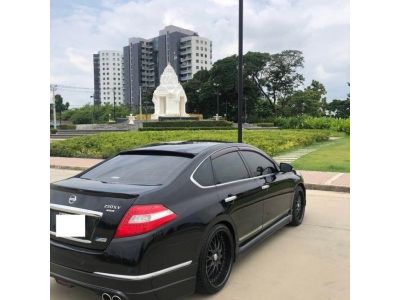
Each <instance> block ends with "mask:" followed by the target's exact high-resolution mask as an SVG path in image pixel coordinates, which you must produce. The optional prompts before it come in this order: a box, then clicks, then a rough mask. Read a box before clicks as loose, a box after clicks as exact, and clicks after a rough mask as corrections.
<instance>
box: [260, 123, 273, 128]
mask: <svg viewBox="0 0 400 300" xmlns="http://www.w3.org/2000/svg"><path fill="white" fill-rule="evenodd" d="M257 126H260V127H274V123H272V122H270V123H266V122H264V123H257Z"/></svg>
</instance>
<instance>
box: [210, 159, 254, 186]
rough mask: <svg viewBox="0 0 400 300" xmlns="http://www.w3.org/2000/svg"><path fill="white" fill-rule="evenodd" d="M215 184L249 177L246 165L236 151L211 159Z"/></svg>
mask: <svg viewBox="0 0 400 300" xmlns="http://www.w3.org/2000/svg"><path fill="white" fill-rule="evenodd" d="M212 166H213V169H214V174H215V180H216V182H217V184H219V183H225V182H230V181H235V180H240V179H245V178H249V174H248V172H247V169H246V166H245V164H244V163H243V160H242V158H241V157H240V155H239V153H238V152H236V151H235V152H230V153H227V154H224V155H221V156H218V157H217V158H214V159H213V160H212Z"/></svg>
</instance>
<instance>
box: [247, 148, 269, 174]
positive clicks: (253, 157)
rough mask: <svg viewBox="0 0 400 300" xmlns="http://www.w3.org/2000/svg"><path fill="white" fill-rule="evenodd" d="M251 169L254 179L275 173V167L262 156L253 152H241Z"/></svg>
mask: <svg viewBox="0 0 400 300" xmlns="http://www.w3.org/2000/svg"><path fill="white" fill-rule="evenodd" d="M240 153H241V154H242V155H243V158H244V160H245V162H246V164H247V166H248V167H249V169H250V173H251V176H252V177H256V176H261V175H266V174H271V173H275V172H276V169H275V165H274V164H273V162H272V161H270V160H269V159H267V158H265V157H264V156H262V155H261V154H258V153H256V152H253V151H240Z"/></svg>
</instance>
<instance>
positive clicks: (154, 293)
mask: <svg viewBox="0 0 400 300" xmlns="http://www.w3.org/2000/svg"><path fill="white" fill-rule="evenodd" d="M195 269H196V265H195V264H193V263H190V264H186V265H185V264H182V265H180V266H178V267H177V268H175V269H174V268H173V267H172V268H170V269H168V270H166V271H165V270H160V271H165V272H158V273H157V272H155V273H151V274H144V275H141V276H136V277H127V278H124V277H123V276H122V277H111V276H110V275H103V274H96V273H90V272H83V271H80V270H76V269H72V268H68V267H65V266H62V265H58V264H55V263H50V275H51V276H52V277H54V278H55V279H59V280H61V281H64V282H67V283H70V284H72V285H77V286H81V287H84V288H87V289H90V290H92V291H94V292H96V293H99V294H102V293H104V292H106V293H108V294H111V295H118V296H119V297H121V299H124V300H131V299H132V300H156V299H177V298H180V297H183V296H187V295H190V294H193V292H194V290H195V283H196V278H195V276H193V274H196V272H195ZM117 276H118V275H117Z"/></svg>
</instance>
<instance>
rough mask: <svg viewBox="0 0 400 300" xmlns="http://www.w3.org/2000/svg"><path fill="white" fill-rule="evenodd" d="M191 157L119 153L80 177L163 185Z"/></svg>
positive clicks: (174, 176) (189, 160)
mask: <svg viewBox="0 0 400 300" xmlns="http://www.w3.org/2000/svg"><path fill="white" fill-rule="evenodd" d="M190 162H191V158H188V157H183V156H174V155H150V154H123V155H118V156H116V157H114V158H112V159H110V160H108V161H106V162H105V163H103V164H101V165H99V166H98V167H95V168H94V169H92V170H90V171H88V172H86V173H84V174H83V175H81V177H80V178H83V179H90V180H95V181H101V182H104V183H121V184H136V185H162V184H164V183H166V182H169V181H171V180H173V179H174V178H176V177H177V175H178V174H179V173H180V172H181V171H182V170H183V168H184V167H186V166H187V165H188V164H189V163H190Z"/></svg>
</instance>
